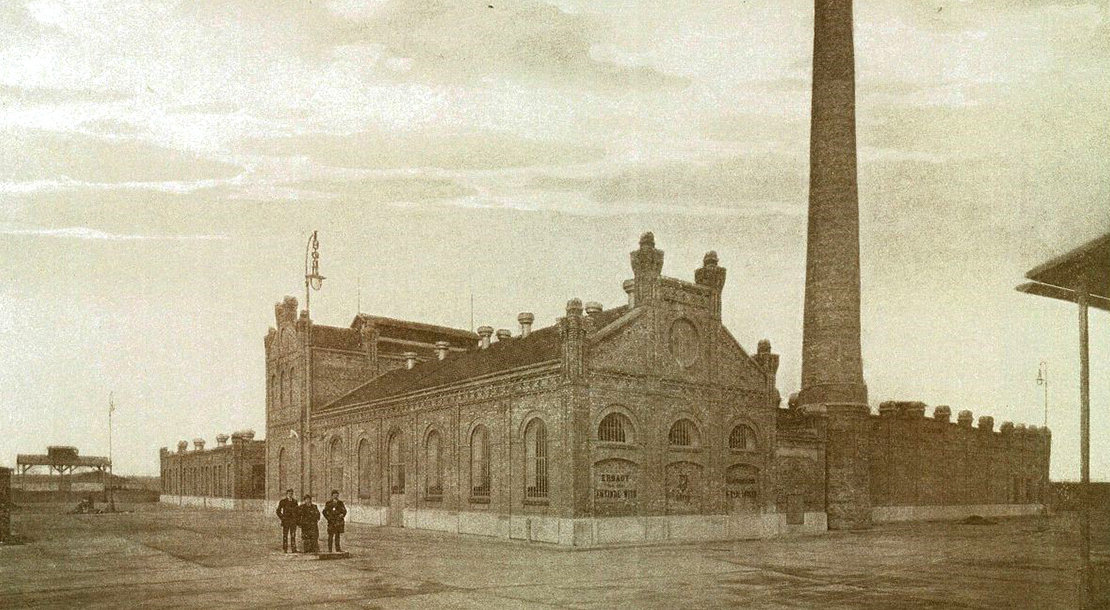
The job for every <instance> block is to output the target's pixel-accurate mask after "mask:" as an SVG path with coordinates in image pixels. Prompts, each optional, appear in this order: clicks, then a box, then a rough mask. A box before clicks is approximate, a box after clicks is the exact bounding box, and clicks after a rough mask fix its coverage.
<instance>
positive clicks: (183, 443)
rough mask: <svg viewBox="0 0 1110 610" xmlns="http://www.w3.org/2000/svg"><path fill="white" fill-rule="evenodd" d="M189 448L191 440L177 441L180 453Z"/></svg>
mask: <svg viewBox="0 0 1110 610" xmlns="http://www.w3.org/2000/svg"><path fill="white" fill-rule="evenodd" d="M188 450H189V441H178V443H177V452H178V453H185V452H186V451H188Z"/></svg>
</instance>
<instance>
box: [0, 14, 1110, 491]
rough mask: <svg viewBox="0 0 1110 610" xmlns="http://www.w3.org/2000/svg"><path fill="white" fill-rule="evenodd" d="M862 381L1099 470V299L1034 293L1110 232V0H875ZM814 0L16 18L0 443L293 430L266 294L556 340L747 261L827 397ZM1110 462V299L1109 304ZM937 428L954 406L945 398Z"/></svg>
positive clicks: (863, 203) (784, 382)
mask: <svg viewBox="0 0 1110 610" xmlns="http://www.w3.org/2000/svg"><path fill="white" fill-rule="evenodd" d="M855 12H856V14H855V37H856V66H857V124H858V139H859V156H860V163H859V184H860V186H859V190H860V221H861V254H862V299H863V311H862V326H863V338H862V339H863V356H864V374H865V378H866V381H867V383H868V387H869V391H870V400H871V402H872V406H873V407H877V405H878V403H879V402H881V401H884V400H920V401H924V402H925V403H927V404H929V405H930V406H934V405H939V404H947V405H951V407H952V410H953V412H956V411H958V410H962V409H970V410H971V411H973V413H974V414H975V416H976V417H978V416H979V415H986V414H989V415H993V416H994V418H995V422H996V425H998V424H999V423H1001V422H1002V421H1013V422H1015V423H1027V424H1036V425H1041V424H1043V423H1044V422H1043V420H1044V417H1045V415H1044V402H1043V394H1042V389H1043V388H1041V387H1039V386H1038V385H1037V384H1036V381H1035V379H1036V375H1037V370H1038V366H1039V364H1040V363H1041V362H1042V361H1043V362H1046V363H1047V366H1048V371H1049V395H1048V399H1049V405H1048V409H1049V411H1048V424H1049V427H1050V428H1051V429H1052V430H1053V455H1052V476H1053V478H1057V479H1077V478H1078V472H1079V465H1078V464H1079V457H1078V439H1079V415H1078V406H1077V405H1078V369H1079V355H1078V326H1077V313H1076V309H1075V306H1074V305H1068V304H1067V303H1061V302H1056V301H1050V300H1047V299H1038V298H1035V297H1031V296H1028V295H1024V294H1020V293H1017V292H1015V291H1014V287H1015V285H1017V284H1019V283H1020V282H1021V281H1022V276H1023V274H1024V272H1025V271H1027V270H1028V269H1030V268H1031V267H1033V266H1035V265H1037V264H1039V263H1040V262H1042V261H1044V260H1045V259H1047V258H1049V257H1051V256H1055V255H1058V254H1061V253H1063V252H1065V251H1067V250H1069V249H1071V248H1073V247H1075V246H1077V245H1079V244H1081V243H1083V242H1085V241H1087V240H1090V239H1092V238H1094V237H1097V236H1099V235H1101V234H1104V233H1106V232H1107V231H1110V138H1108V137H1107V136H1108V135H1110V134H1108V131H1110V118H1108V117H1110V94H1108V89H1110V9H1108V5H1107V2H1106V1H1097V2H1096V1H1087V2H1085V1H1082V0H1063V1H1060V2H1047V1H1046V2H1041V1H1038V0H977V1H974V2H972V1H970V0H929V1H928V2H925V1H923V0H909V1H905V0H898V1H895V0H874V1H871V2H856V7H855ZM812 28H813V6H812V3H810V2H808V1H805V0H773V1H772V0H745V1H742V2H719V1H716V0H687V1H685V2H667V3H663V2H645V1H642V0H607V1H606V2H596V1H587V0H556V1H549V2H543V1H541V0H481V1H479V2H474V1H469V0H457V1H446V0H444V1H438V0H400V1H376V2H375V1H370V2H355V1H347V0H334V1H325V0H315V1H307V0H301V1H297V0H288V1H284V0H282V1H278V0H188V1H183V2H159V1H157V0H140V1H135V2H131V1H128V0H113V1H111V2H108V1H96V0H81V1H74V2H59V1H53V0H36V1H30V2H19V1H15V0H12V1H9V2H3V3H0V261H3V263H4V264H3V272H2V273H0V356H2V357H3V360H4V362H5V366H4V367H3V368H2V369H0V465H7V466H13V465H14V463H15V457H16V454H17V453H41V452H43V451H45V447H46V446H47V445H54V444H65V445H75V446H77V447H78V448H79V449H80V451H81V452H82V454H86V455H104V454H107V452H108V440H109V439H108V436H109V435H108V421H107V415H108V401H109V395H110V394H111V395H112V396H113V400H114V402H115V404H116V406H117V410H116V411H115V413H114V415H113V418H114V421H113V425H114V428H113V429H114V436H113V457H114V458H115V470H116V472H117V473H119V474H156V473H157V471H158V449H159V448H160V447H163V446H171V447H172V446H174V445H175V444H176V442H177V441H178V440H181V439H193V438H194V437H203V438H205V439H207V441H208V443H209V444H212V443H213V439H214V437H215V435H216V434H217V433H220V432H231V431H234V430H240V429H245V428H253V429H255V430H257V431H258V432H259V434H260V436H261V434H262V432H263V431H264V421H265V412H264V397H265V386H264V364H265V363H264V353H263V343H262V341H263V337H264V336H265V334H266V331H267V329H268V327H269V326H271V325H273V323H274V319H273V305H274V303H275V302H277V301H280V300H281V298H282V297H283V296H284V295H286V294H291V295H296V296H298V298H299V299H301V300H302V301H303V277H302V276H303V264H304V259H303V257H304V247H305V242H306V239H307V238H308V236H309V235H310V234H311V232H312V231H313V230H317V231H319V241H320V256H321V273H322V274H323V275H325V276H327V280H325V282H324V285H323V288H322V290H321V291H320V292H317V293H314V295H313V300H312V316H313V318H314V319H315V320H316V321H317V322H319V323H324V324H332V325H339V326H345V325H347V324H349V323H350V321H351V319H352V318H353V316H354V314H355V313H356V312H357V311H358V310H359V309H361V311H363V312H368V313H375V314H380V315H387V316H394V317H400V318H405V319H412V320H420V321H425V322H431V323H437V324H444V325H452V326H459V327H464V328H466V327H469V325H470V295H471V294H473V300H474V317H475V323H476V324H478V325H481V324H489V325H491V326H493V327H495V328H515V326H516V324H515V320H516V314H517V313H518V312H520V311H533V312H535V314H536V318H537V326H546V325H548V324H551V323H553V322H554V320H555V318H556V317H557V316H559V315H561V314H562V312H563V309H564V306H565V303H566V301H567V300H568V299H570V298H572V297H579V298H582V299H584V300H598V301H601V302H602V303H603V304H605V305H606V306H613V305H617V304H619V303H620V302H622V301H623V299H624V293H623V291H622V290H621V282H622V280H624V279H626V278H629V277H631V269H630V267H629V259H628V252H629V251H631V250H633V249H634V248H635V247H636V244H637V239H638V236H639V235H640V234H641V233H642V232H644V231H653V232H654V233H655V236H656V243H657V245H658V247H659V248H661V249H663V250H664V251H665V252H666V259H665V265H664V274H666V275H669V276H672V277H679V278H683V279H688V280H690V279H692V278H693V271H694V269H696V268H697V267H698V266H699V265H700V263H701V257H702V255H703V254H704V253H705V252H706V251H707V250H710V249H712V250H716V251H717V252H718V253H719V255H720V260H721V265H722V266H724V267H726V268H728V280H727V283H726V285H725V294H724V314H723V317H724V321H725V324H726V325H727V326H728V328H729V329H730V330H731V331H732V332H733V334H734V335H736V337H737V338H738V339H739V340H740V342H741V344H742V345H744V346H745V347H746V348H747V349H749V350H751V351H754V347H755V344H756V343H757V341H759V340H760V339H763V338H767V339H769V340H770V341H771V343H772V346H773V350H774V351H775V352H776V353H779V354H781V356H782V365H781V368H780V370H779V383H778V385H779V388H780V390H781V391H782V393H783V395H784V396H787V395H789V394H790V393H792V392H794V391H797V389H798V386H799V381H800V362H799V356H800V351H801V320H802V302H803V292H804V277H805V226H806V201H807V200H806V198H807V185H808V168H807V164H808V138H809V120H808V117H809V97H810V96H809V86H810V69H811V58H810V54H811V50H812ZM1090 326H1091V331H1092V340H1091V363H1092V387H1091V405H1092V432H1093V437H1094V441H1093V442H1092V476H1093V477H1094V478H1096V479H1101V480H1108V479H1110V444H1108V443H1106V442H1105V440H1106V439H1107V437H1108V435H1110V383H1108V380H1110V316H1108V315H1107V314H1106V313H1105V312H1101V311H1092V314H1091V320H1090ZM930 412H931V411H930Z"/></svg>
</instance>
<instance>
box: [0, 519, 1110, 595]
mask: <svg viewBox="0 0 1110 610" xmlns="http://www.w3.org/2000/svg"><path fill="white" fill-rule="evenodd" d="M64 508H69V507H68V506H66V507H62V506H42V505H40V506H38V507H34V508H30V509H27V510H25V511H23V512H18V513H16V514H15V515H14V522H13V529H14V530H15V531H16V532H17V533H19V534H20V535H23V536H25V537H26V538H27V539H28V543H27V544H25V545H22V546H7V547H0V606H2V607H4V608H13V607H36V608H38V607H78V606H79V607H104V608H117V607H134V606H140V607H143V608H163V607H164V608H170V607H173V608H206V607H216V606H221V607H225V608H245V607H266V608H275V607H305V606H319V607H336V608H408V607H411V608H444V607H448V608H477V607H481V608H522V607H567V608H611V607H630V608H631V607H634V608H707V607H725V606H728V607H746V608H1074V607H1076V605H1077V604H1076V602H1075V600H1077V599H1078V598H1077V595H1078V582H1079V580H1078V574H1079V573H1078V569H1079V562H1078V553H1077V548H1078V537H1077V534H1076V531H1077V528H1076V520H1075V517H1074V515H1072V514H1063V515H1057V516H1053V517H1046V518H1027V519H1011V520H1001V521H999V522H997V523H995V524H993V525H964V524H958V523H913V524H903V525H888V526H882V527H877V528H875V529H872V530H870V531H867V532H857V533H830V534H828V535H824V536H815V537H808V538H797V539H779V540H770V541H749V542H727V543H703V544H692V545H682V546H653V547H635V548H620V549H605V550H590V551H573V550H563V549H557V548H552V547H549V546H544V545H536V544H527V543H516V542H507V541H498V540H487V539H482V538H475V537H459V536H448V535H440V534H434V533H429V532H421V531H416V530H404V529H394V528H374V527H369V526H361V525H358V524H350V525H348V528H347V530H348V533H347V534H346V537H345V541H344V547H345V550H347V551H350V552H351V555H352V557H351V558H350V559H345V560H336V561H319V560H311V559H307V558H306V557H304V556H293V555H284V554H282V552H281V530H280V527H279V526H278V525H277V521H276V518H272V517H267V516H265V515H259V514H247V513H234V512H227V511H214V510H208V511H205V510H199V509H181V508H176V507H168V506H163V505H158V504H145V505H141V504H136V505H131V506H126V507H124V508H126V509H129V510H134V511H135V512H132V513H126V514H114V515H69V514H64V513H63V512H62V511H63V509H64ZM1104 517H1105V516H1104ZM1104 517H1103V518H1100V521H1099V523H1098V524H1097V527H1096V528H1095V530H1096V544H1095V546H1094V550H1095V553H1094V556H1095V558H1096V560H1097V572H1096V575H1095V585H1096V591H1097V593H1098V595H1099V599H1100V602H1101V603H1102V604H1103V606H1100V607H1110V583H1108V581H1110V565H1108V564H1110V520H1108V519H1106V518H1104Z"/></svg>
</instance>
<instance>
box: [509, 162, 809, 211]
mask: <svg viewBox="0 0 1110 610" xmlns="http://www.w3.org/2000/svg"><path fill="white" fill-rule="evenodd" d="M806 175H807V174H806V166H805V162H804V159H800V158H798V157H796V156H791V155H784V154H773V153H769V154H756V155H745V156H735V157H730V158H726V159H718V160H710V161H703V162H698V161H692V162H679V161H676V162H666V163H657V164H650V165H648V164H642V165H634V166H631V167H626V168H623V169H618V170H615V171H612V172H610V173H606V174H603V175H599V176H596V177H584V178H579V177H559V176H539V177H536V178H535V179H533V180H532V181H531V182H530V183H529V187H531V188H536V189H542V190H553V191H582V192H584V193H585V194H587V195H588V196H589V197H591V198H592V199H593V200H595V201H597V202H600V203H604V204H609V205H612V206H613V207H614V208H618V207H619V208H623V207H624V206H625V205H626V204H629V203H636V202H638V203H641V204H642V203H652V204H662V205H667V206H671V207H672V209H676V210H681V209H682V208H683V207H685V206H689V207H691V208H696V207H705V206H711V207H716V208H725V209H733V210H744V209H762V208H763V207H764V206H769V207H767V209H768V210H774V211H775V212H776V213H778V212H782V211H784V210H791V209H793V208H800V207H801V206H803V205H804V203H805V194H806V190H805V180H806Z"/></svg>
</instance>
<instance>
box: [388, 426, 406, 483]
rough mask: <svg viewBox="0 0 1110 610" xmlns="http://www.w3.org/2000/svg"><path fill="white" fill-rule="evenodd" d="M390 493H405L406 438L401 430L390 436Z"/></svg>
mask: <svg viewBox="0 0 1110 610" xmlns="http://www.w3.org/2000/svg"><path fill="white" fill-rule="evenodd" d="M389 493H391V494H403V493H405V438H404V436H403V435H402V434H401V431H400V430H396V431H394V432H393V434H391V435H390V436H389Z"/></svg>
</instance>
